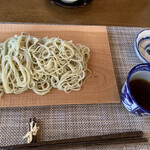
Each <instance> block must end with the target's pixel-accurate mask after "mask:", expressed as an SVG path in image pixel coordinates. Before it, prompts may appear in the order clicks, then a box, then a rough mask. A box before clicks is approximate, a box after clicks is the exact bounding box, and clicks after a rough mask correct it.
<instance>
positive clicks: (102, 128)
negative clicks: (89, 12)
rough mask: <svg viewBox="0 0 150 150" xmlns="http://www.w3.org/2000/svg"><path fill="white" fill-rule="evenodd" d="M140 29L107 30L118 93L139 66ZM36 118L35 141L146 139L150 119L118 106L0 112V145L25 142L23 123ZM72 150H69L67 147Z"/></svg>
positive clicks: (143, 147)
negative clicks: (125, 135) (112, 136)
mask: <svg viewBox="0 0 150 150" xmlns="http://www.w3.org/2000/svg"><path fill="white" fill-rule="evenodd" d="M142 29H143V28H127V27H108V28H107V30H108V37H109V42H110V48H111V53H112V59H113V65H114V71H115V75H116V79H117V84H118V89H119V92H120V91H121V88H122V85H123V84H124V82H125V80H126V77H127V73H128V72H129V70H130V69H131V68H132V67H133V66H135V65H136V64H139V63H142V62H141V61H140V60H139V59H138V58H137V57H136V54H135V52H134V47H133V45H134V38H135V36H136V35H137V33H138V32H139V31H141V30H142ZM30 117H36V118H37V119H38V122H39V126H40V131H39V133H38V138H39V139H38V141H40V140H56V139H63V138H77V137H81V136H92V135H93V136H94V135H99V134H106V133H114V132H123V131H132V130H142V131H143V132H144V134H145V135H144V136H145V137H149V136H150V118H149V117H147V118H142V117H137V116H134V115H132V114H130V113H129V112H128V111H127V110H126V109H125V108H124V106H123V105H122V104H121V103H120V104H95V105H63V106H41V107H18V108H1V109H0V146H4V145H12V144H21V143H25V142H26V140H23V138H22V137H23V136H24V135H25V134H26V132H27V127H28V125H27V121H28V119H29V118H30ZM71 149H72V148H71ZM73 149H74V150H75V149H76V150H95V149H96V150H106V149H112V150H138V149H140V150H148V149H150V143H147V144H135V145H134V144H133V145H119V146H118V145H116V146H115V145H114V146H104V147H100V146H92V147H81V148H73Z"/></svg>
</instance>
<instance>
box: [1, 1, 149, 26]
mask: <svg viewBox="0 0 150 150" xmlns="http://www.w3.org/2000/svg"><path fill="white" fill-rule="evenodd" d="M149 10H150V1H149V0H94V1H93V2H92V3H91V4H90V5H88V6H86V7H84V8H79V9H65V8H61V7H59V6H56V5H54V4H51V3H50V0H25V1H23V0H0V22H30V23H31V22H32V23H50V24H82V25H107V26H108V25H111V26H115V25H117V26H142V27H149V26H150V19H149V18H150V13H149Z"/></svg>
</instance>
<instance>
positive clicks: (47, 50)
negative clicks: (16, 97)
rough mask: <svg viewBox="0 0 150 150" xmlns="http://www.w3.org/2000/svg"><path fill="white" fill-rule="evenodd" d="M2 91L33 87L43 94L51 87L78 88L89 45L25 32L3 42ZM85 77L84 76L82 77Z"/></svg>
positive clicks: (0, 87) (79, 87) (1, 53)
mask: <svg viewBox="0 0 150 150" xmlns="http://www.w3.org/2000/svg"><path fill="white" fill-rule="evenodd" d="M0 51H1V52H0V79H1V81H0V92H1V96H2V95H3V93H15V94H20V93H22V92H24V91H26V90H27V89H32V90H33V91H34V92H35V93H36V94H38V95H44V94H46V93H48V92H50V90H51V89H52V88H57V89H58V90H63V91H65V92H66V93H69V92H71V91H79V90H80V89H81V86H82V84H83V82H84V81H85V79H84V78H85V77H86V74H87V71H89V72H90V74H91V71H90V70H89V69H88V67H87V63H88V60H89V58H90V49H89V48H88V47H86V46H83V45H80V44H78V45H74V44H73V43H72V41H64V40H62V39H60V38H56V37H54V38H51V39H49V38H48V37H45V38H43V39H40V38H37V37H33V36H30V34H27V33H22V34H21V35H15V36H14V37H11V38H9V39H7V40H6V41H5V42H4V43H1V44H0ZM83 79H84V80H83Z"/></svg>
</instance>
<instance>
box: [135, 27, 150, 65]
mask: <svg viewBox="0 0 150 150" xmlns="http://www.w3.org/2000/svg"><path fill="white" fill-rule="evenodd" d="M144 31H150V29H144V30H142V31H140V32H139V33H138V34H137V35H136V38H135V41H134V48H135V51H136V53H137V54H138V55H139V56H140V57H139V56H138V57H139V59H140V60H141V61H143V62H144V63H148V61H147V60H146V59H145V58H144V57H143V56H142V55H141V53H140V51H139V49H138V43H137V38H138V37H139V35H140V34H141V33H142V32H144Z"/></svg>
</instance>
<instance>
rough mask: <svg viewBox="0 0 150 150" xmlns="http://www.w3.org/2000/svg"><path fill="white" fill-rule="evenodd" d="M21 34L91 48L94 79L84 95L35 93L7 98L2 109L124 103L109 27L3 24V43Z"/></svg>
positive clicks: (0, 27)
mask: <svg viewBox="0 0 150 150" xmlns="http://www.w3.org/2000/svg"><path fill="white" fill-rule="evenodd" d="M21 32H29V33H30V34H32V35H34V36H37V37H41V38H42V37H44V36H49V37H54V36H57V37H58V36H59V37H60V38H62V39H64V40H73V42H74V43H80V44H83V45H86V46H88V47H89V48H90V49H91V52H90V54H91V57H90V60H89V64H88V66H89V68H90V69H91V71H92V76H91V77H90V78H89V79H88V80H87V81H86V82H85V84H84V85H83V86H82V89H81V90H80V91H78V92H71V93H70V94H66V93H65V92H63V91H59V90H57V89H52V90H51V92H50V93H48V94H46V95H44V96H39V95H37V94H35V93H34V92H33V91H31V90H28V91H26V92H25V93H23V94H20V95H15V94H4V95H3V96H2V98H1V99H0V107H15V106H37V105H38V106H39V105H59V104H91V103H118V102H120V101H119V95H118V88H117V84H116V80H115V75H114V70H113V64H112V59H111V53H110V48H109V42H108V37H107V30H106V27H104V26H66V25H62V26H59V25H23V24H22V25H20V24H0V34H1V36H0V42H3V41H4V40H6V39H7V38H9V37H11V36H14V34H20V33H21Z"/></svg>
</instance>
